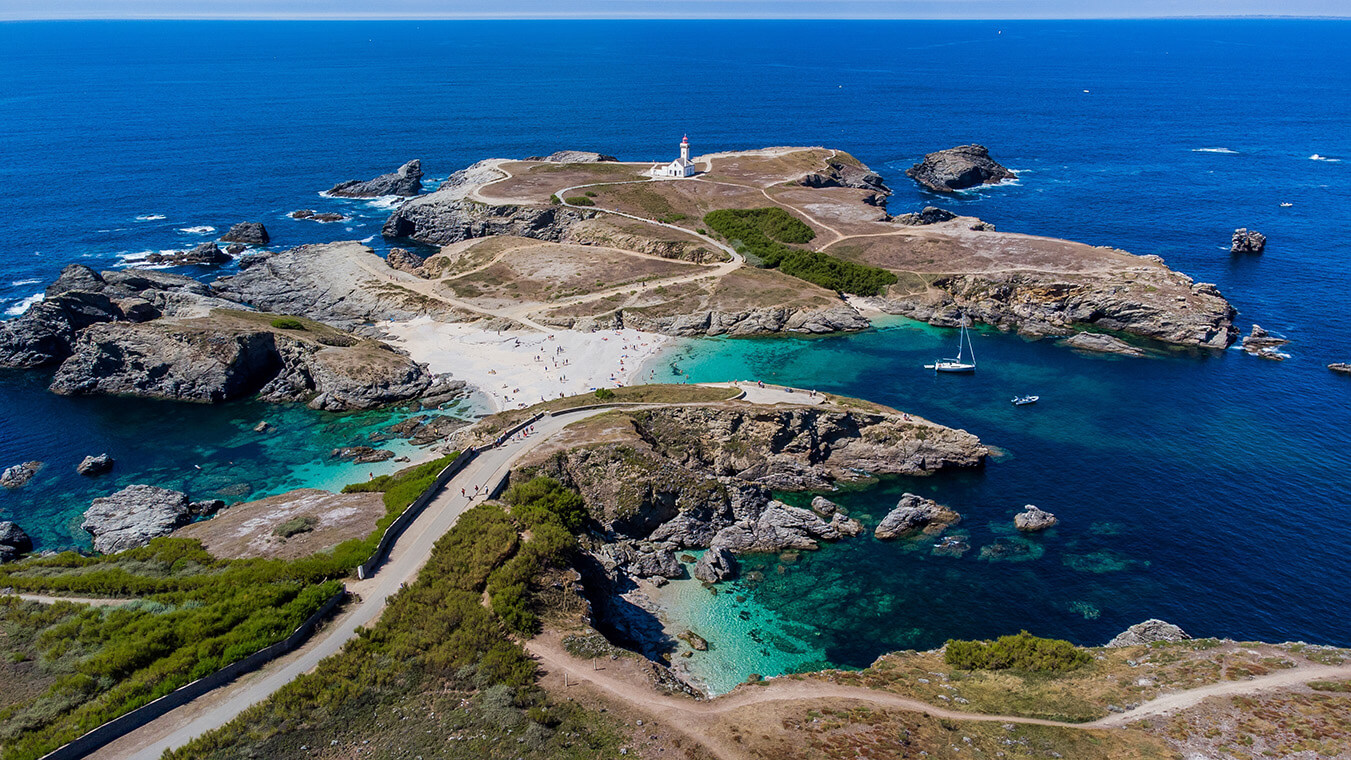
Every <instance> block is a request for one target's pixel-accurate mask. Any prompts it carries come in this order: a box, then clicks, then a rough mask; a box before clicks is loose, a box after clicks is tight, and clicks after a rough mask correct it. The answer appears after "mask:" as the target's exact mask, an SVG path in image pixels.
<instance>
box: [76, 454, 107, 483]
mask: <svg viewBox="0 0 1351 760" xmlns="http://www.w3.org/2000/svg"><path fill="white" fill-rule="evenodd" d="M113 464H114V462H113V458H112V457H110V456H108V455H107V454H99V455H98V456H88V457H85V458H84V459H83V460H81V461H80V463H79V464H77V465H75V471H76V472H78V473H80V474H81V475H85V476H88V477H91V478H92V477H95V476H97V475H102V474H104V473H105V472H108V471H110V470H112V469H113Z"/></svg>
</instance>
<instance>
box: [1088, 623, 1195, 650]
mask: <svg viewBox="0 0 1351 760" xmlns="http://www.w3.org/2000/svg"><path fill="white" fill-rule="evenodd" d="M1190 639H1191V636H1189V635H1187V632H1186V631H1184V630H1182V629H1181V628H1179V627H1177V626H1175V625H1173V624H1172V623H1166V622H1164V621H1162V620H1158V619H1155V618H1151V619H1149V620H1146V621H1145V622H1143V623H1136V624H1135V625H1133V626H1131V627H1130V628H1127V629H1126V630H1124V631H1122V632H1121V633H1119V634H1117V635H1116V638H1114V639H1112V640H1111V641H1109V642H1107V646H1109V647H1134V646H1140V645H1143V644H1152V643H1154V642H1156V641H1188V640H1190Z"/></svg>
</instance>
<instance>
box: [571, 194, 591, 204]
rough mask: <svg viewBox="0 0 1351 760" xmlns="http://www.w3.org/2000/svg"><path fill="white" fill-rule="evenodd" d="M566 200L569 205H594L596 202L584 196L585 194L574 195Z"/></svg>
mask: <svg viewBox="0 0 1351 760" xmlns="http://www.w3.org/2000/svg"><path fill="white" fill-rule="evenodd" d="M567 201H568V204H569V205H571V206H594V205H596V202H595V201H593V200H591V199H590V198H588V197H586V196H585V195H574V196H572V197H570V198H568V199H567Z"/></svg>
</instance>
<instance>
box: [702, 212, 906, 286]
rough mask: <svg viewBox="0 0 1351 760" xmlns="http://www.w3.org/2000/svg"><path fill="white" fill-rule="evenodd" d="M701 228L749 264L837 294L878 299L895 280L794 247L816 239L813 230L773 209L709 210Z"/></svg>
mask: <svg viewBox="0 0 1351 760" xmlns="http://www.w3.org/2000/svg"><path fill="white" fill-rule="evenodd" d="M704 223H705V224H707V225H708V226H709V228H710V229H712V230H713V231H714V232H716V233H718V234H719V235H721V236H722V237H723V238H725V239H726V240H728V241H729V242H730V243H731V245H732V246H733V247H734V248H736V249H737V250H738V251H740V252H741V253H742V254H744V255H745V256H746V260H747V261H749V262H751V263H752V264H754V265H756V266H760V267H765V268H768V269H778V270H779V271H780V272H783V273H784V274H787V275H792V276H793V277H797V278H798V279H802V280H806V281H807V282H810V283H812V284H815V285H820V286H821V287H823V288H828V289H830V290H834V291H836V292H839V293H852V294H855V295H861V296H875V295H881V294H882V293H883V292H885V291H886V288H887V286H888V285H891V284H893V283H895V282H896V275H894V274H892V273H891V272H888V271H887V270H885V269H881V268H879V267H871V266H867V265H865V264H855V263H853V262H851V261H845V260H844V259H838V258H835V257H834V256H831V255H830V254H827V253H822V252H820V251H810V250H806V249H803V248H794V247H793V246H792V245H790V244H794V243H808V242H811V240H812V239H813V238H815V237H816V233H815V232H814V231H813V230H812V228H811V227H809V226H807V224H806V223H805V222H803V221H802V220H800V219H798V218H797V217H795V216H793V215H792V214H789V213H788V212H787V211H785V210H783V209H781V208H777V207H771V208H756V209H721V210H718V211H710V212H709V213H708V214H706V215H705V216H704Z"/></svg>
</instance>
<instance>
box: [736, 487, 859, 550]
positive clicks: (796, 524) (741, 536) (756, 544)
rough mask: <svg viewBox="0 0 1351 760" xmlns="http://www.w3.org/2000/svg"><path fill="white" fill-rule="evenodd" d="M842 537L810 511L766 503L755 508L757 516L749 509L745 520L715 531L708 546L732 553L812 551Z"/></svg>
mask: <svg viewBox="0 0 1351 760" xmlns="http://www.w3.org/2000/svg"><path fill="white" fill-rule="evenodd" d="M843 535H844V534H842V533H841V532H840V529H839V527H838V525H837V524H835V523H828V522H826V521H824V520H822V519H821V518H820V517H819V516H818V515H817V514H816V513H814V512H812V511H811V510H807V509H801V508H799V507H790V506H788V505H787V504H784V503H783V502H781V501H778V500H770V501H769V502H768V503H766V504H764V505H763V506H762V507H760V508H759V514H758V515H756V514H754V511H753V510H752V514H750V515H747V517H746V518H744V519H742V520H739V521H737V522H736V523H733V524H732V525H729V526H727V527H725V528H723V529H722V530H720V531H718V532H717V534H716V535H714V536H713V540H712V542H711V544H710V546H711V547H714V548H716V547H722V548H724V549H728V550H730V551H732V552H733V553H736V554H746V553H749V552H778V551H783V550H785V549H815V548H817V546H818V542H819V541H835V540H838V539H839V538H841V537H842V536H843Z"/></svg>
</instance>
